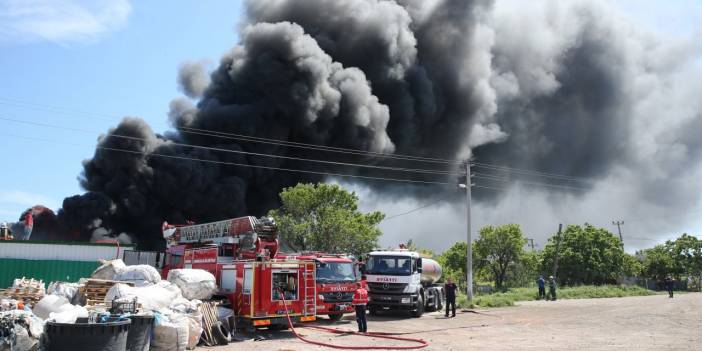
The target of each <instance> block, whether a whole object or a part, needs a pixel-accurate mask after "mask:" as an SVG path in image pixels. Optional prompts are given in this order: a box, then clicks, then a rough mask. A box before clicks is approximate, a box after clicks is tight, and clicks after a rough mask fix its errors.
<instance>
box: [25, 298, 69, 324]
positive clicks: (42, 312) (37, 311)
mask: <svg viewBox="0 0 702 351" xmlns="http://www.w3.org/2000/svg"><path fill="white" fill-rule="evenodd" d="M68 304H70V303H69V302H68V299H66V298H65V297H63V296H59V295H46V296H44V297H43V298H42V299H41V300H39V302H37V304H36V305H34V308H33V309H32V312H33V313H34V315H35V316H37V317H39V318H41V319H47V318H49V315H50V314H51V313H53V312H60V311H61V307H62V306H63V305H68Z"/></svg>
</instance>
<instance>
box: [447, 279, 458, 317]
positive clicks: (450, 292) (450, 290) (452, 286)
mask: <svg viewBox="0 0 702 351" xmlns="http://www.w3.org/2000/svg"><path fill="white" fill-rule="evenodd" d="M457 289H458V287H457V286H456V283H454V282H453V280H451V278H447V279H446V284H444V297H445V298H446V318H448V316H449V314H448V313H449V305H451V317H456V290H457Z"/></svg>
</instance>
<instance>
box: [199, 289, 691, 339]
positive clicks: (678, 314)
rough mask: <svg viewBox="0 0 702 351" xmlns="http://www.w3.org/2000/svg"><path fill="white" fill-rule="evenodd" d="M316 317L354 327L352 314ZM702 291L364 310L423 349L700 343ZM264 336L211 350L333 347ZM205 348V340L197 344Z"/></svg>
mask: <svg viewBox="0 0 702 351" xmlns="http://www.w3.org/2000/svg"><path fill="white" fill-rule="evenodd" d="M317 324H318V325H323V326H334V327H338V328H340V329H344V330H355V328H356V323H355V320H354V319H353V316H347V317H346V318H344V320H342V321H340V322H338V323H334V324H331V323H330V322H329V321H328V320H326V319H320V321H318V322H317ZM701 325H702V294H699V293H694V294H692V293H691V294H682V295H677V296H676V297H675V298H674V299H669V298H668V296H667V295H655V296H643V297H627V298H612V299H586V300H560V301H555V302H550V301H530V302H522V303H519V306H517V307H507V308H495V309H489V310H478V311H475V312H459V313H458V315H457V316H456V318H450V319H446V318H444V316H443V314H441V313H438V312H434V313H427V314H425V315H424V316H422V318H418V319H416V318H409V317H405V316H404V315H402V314H390V313H386V314H383V315H379V316H377V317H370V316H369V317H368V330H369V331H376V332H391V333H404V335H402V336H405V337H410V338H420V339H424V340H426V341H427V342H428V343H429V346H428V347H426V348H425V349H424V350H468V349H473V350H476V349H477V350H569V351H574V350H637V351H641V350H700V349H702V335H700V326H701ZM298 332H299V333H301V334H302V335H304V336H305V337H306V338H309V339H312V340H315V341H322V342H325V343H332V344H337V345H354V346H361V345H373V346H391V345H394V346H400V345H411V344H410V343H406V342H400V341H392V340H383V339H376V338H369V337H362V336H357V335H349V334H341V335H338V334H330V333H326V332H323V331H320V330H315V329H311V328H299V329H298ZM261 334H262V335H263V336H264V337H266V338H267V340H263V341H253V340H247V341H241V342H236V343H232V344H230V345H229V346H225V347H217V348H211V349H212V350H217V351H220V350H221V351H225V350H281V351H282V350H285V351H287V350H332V349H331V348H324V347H318V346H314V345H310V344H306V343H304V342H302V341H300V340H298V339H297V338H295V337H294V336H293V335H292V333H291V332H290V331H284V332H277V333H270V332H267V331H265V330H264V331H262V333H261ZM203 349H204V348H203Z"/></svg>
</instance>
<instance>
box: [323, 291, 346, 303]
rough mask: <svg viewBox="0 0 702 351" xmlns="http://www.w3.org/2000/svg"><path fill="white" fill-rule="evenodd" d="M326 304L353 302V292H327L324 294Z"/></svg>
mask: <svg viewBox="0 0 702 351" xmlns="http://www.w3.org/2000/svg"><path fill="white" fill-rule="evenodd" d="M322 296H324V302H351V301H353V293H352V292H326V293H322Z"/></svg>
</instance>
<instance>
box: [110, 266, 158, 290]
mask: <svg viewBox="0 0 702 351" xmlns="http://www.w3.org/2000/svg"><path fill="white" fill-rule="evenodd" d="M114 280H119V281H121V282H132V283H134V285H135V286H146V285H152V284H156V283H158V282H160V281H161V275H160V274H159V273H158V271H157V270H156V268H154V267H152V266H149V265H145V264H140V265H137V266H126V267H122V268H119V269H117V270H116V274H115V279H114Z"/></svg>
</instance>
